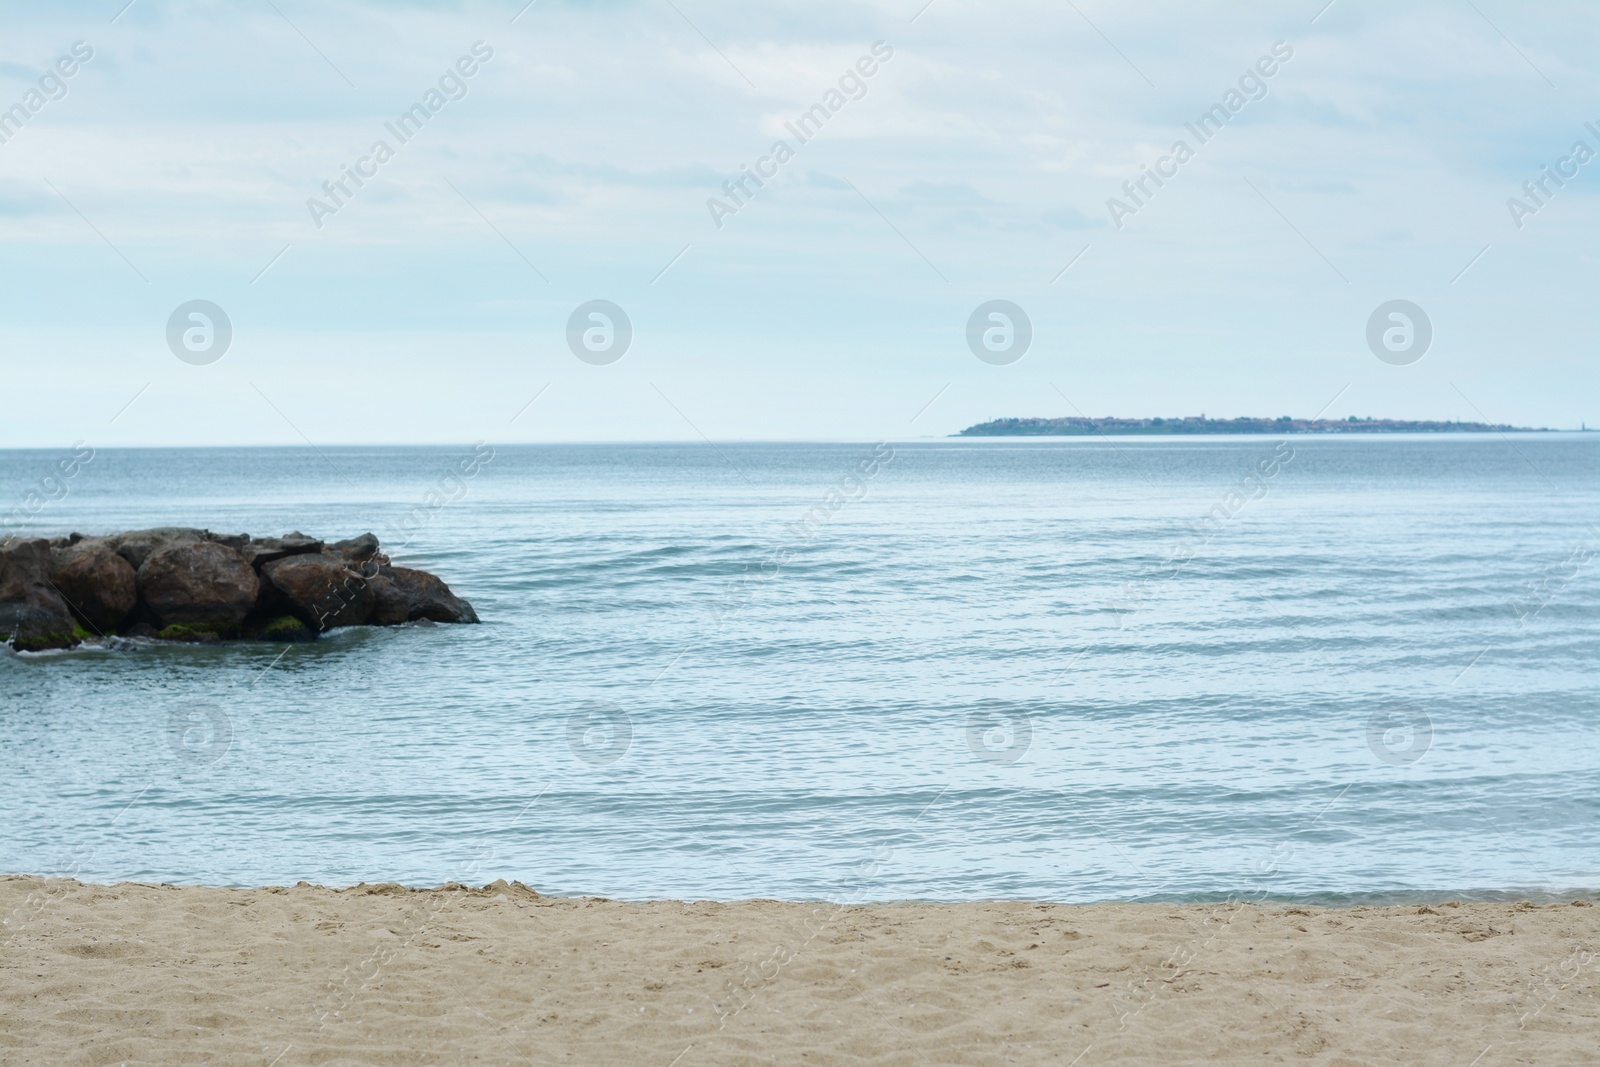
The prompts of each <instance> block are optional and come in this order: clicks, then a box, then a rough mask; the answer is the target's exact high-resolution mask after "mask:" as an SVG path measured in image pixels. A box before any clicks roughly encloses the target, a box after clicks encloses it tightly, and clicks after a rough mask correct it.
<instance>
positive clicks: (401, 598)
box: [367, 575, 411, 626]
mask: <svg viewBox="0 0 1600 1067" xmlns="http://www.w3.org/2000/svg"><path fill="white" fill-rule="evenodd" d="M367 584H368V585H370V586H372V617H371V618H369V619H368V620H367V621H368V622H369V623H371V624H372V625H373V626H399V625H400V624H401V623H403V622H406V621H407V620H409V619H410V618H411V600H410V598H408V597H407V596H406V595H405V593H404V592H402V591H401V589H400V587H399V586H398V585H396V584H395V580H394V579H393V578H386V577H383V576H382V575H380V576H378V577H376V578H373V579H371V580H370V581H369V582H368V583H367Z"/></svg>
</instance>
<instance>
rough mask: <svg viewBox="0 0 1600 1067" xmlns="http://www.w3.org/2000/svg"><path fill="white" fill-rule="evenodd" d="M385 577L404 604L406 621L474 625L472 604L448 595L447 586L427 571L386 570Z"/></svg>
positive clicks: (391, 568) (476, 615)
mask: <svg viewBox="0 0 1600 1067" xmlns="http://www.w3.org/2000/svg"><path fill="white" fill-rule="evenodd" d="M384 574H385V575H386V576H387V577H390V578H392V579H393V580H394V583H395V585H396V586H398V587H399V589H400V592H402V593H404V594H405V597H406V601H407V610H406V618H408V619H413V620H414V619H429V620H431V621H433V622H477V621H478V613H477V612H475V611H473V610H472V605H471V604H469V603H467V602H466V601H465V600H462V599H461V598H460V597H458V596H456V595H455V594H454V593H452V592H450V587H449V586H448V585H445V584H444V582H442V581H440V580H439V579H438V578H436V577H434V576H433V575H431V574H429V573H428V572H427V571H414V570H411V569H410V568H409V567H386V568H384Z"/></svg>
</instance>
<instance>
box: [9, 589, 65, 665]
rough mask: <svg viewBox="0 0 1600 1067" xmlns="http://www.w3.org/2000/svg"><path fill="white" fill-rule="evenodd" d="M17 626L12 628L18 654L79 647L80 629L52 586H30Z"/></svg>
mask: <svg viewBox="0 0 1600 1067" xmlns="http://www.w3.org/2000/svg"><path fill="white" fill-rule="evenodd" d="M14 617H15V620H16V621H15V623H14V624H13V625H12V626H11V627H10V629H9V632H10V635H11V647H12V648H14V649H16V650H17V651H18V652H43V651H45V650H46V649H52V648H71V647H72V646H74V645H76V644H77V643H78V627H77V624H76V623H75V622H73V619H72V612H71V611H69V610H68V609H67V603H66V601H64V600H62V599H61V594H59V593H57V592H56V591H55V590H54V589H51V588H50V587H49V586H48V585H30V586H28V588H27V592H26V593H25V594H24V596H23V599H22V602H21V604H20V606H19V610H17V611H16V612H15V616H14Z"/></svg>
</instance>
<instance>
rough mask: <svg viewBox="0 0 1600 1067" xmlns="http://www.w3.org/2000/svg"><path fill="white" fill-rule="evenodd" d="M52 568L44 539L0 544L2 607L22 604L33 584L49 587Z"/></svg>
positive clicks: (0, 593)
mask: <svg viewBox="0 0 1600 1067" xmlns="http://www.w3.org/2000/svg"><path fill="white" fill-rule="evenodd" d="M50 566H51V556H50V542H48V541H46V540H44V539H42V538H34V539H33V540H29V541H23V540H7V541H3V542H0V604H4V603H6V602H7V601H21V600H22V599H23V597H24V594H25V593H26V592H27V589H28V587H29V586H30V585H48V584H49V582H50ZM0 610H3V609H0Z"/></svg>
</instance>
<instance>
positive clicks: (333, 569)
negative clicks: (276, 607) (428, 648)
mask: <svg viewBox="0 0 1600 1067" xmlns="http://www.w3.org/2000/svg"><path fill="white" fill-rule="evenodd" d="M261 573H262V575H263V576H264V577H265V578H266V579H267V580H268V581H270V582H271V583H272V584H273V585H274V586H275V587H276V588H277V590H278V591H279V592H280V593H282V594H283V596H284V598H285V599H286V600H287V601H288V602H289V606H290V609H291V610H292V611H293V612H294V614H295V615H296V616H298V617H299V618H300V619H301V620H302V621H304V622H305V623H306V624H307V625H309V626H310V627H311V628H312V629H315V630H327V629H329V628H331V627H334V626H359V625H361V624H362V623H364V622H366V621H367V618H368V617H369V616H370V615H371V614H372V603H373V592H372V588H371V584H370V583H369V582H368V581H367V579H365V578H363V577H361V575H359V574H357V573H356V572H355V571H353V570H351V569H350V568H349V567H347V566H346V565H345V562H344V561H343V560H341V559H339V558H338V557H336V556H330V555H328V554H326V553H322V552H318V553H314V554H306V555H299V556H290V557H288V558H287V559H280V560H275V561H273V562H271V563H268V564H266V565H265V566H264V567H262V568H261Z"/></svg>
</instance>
